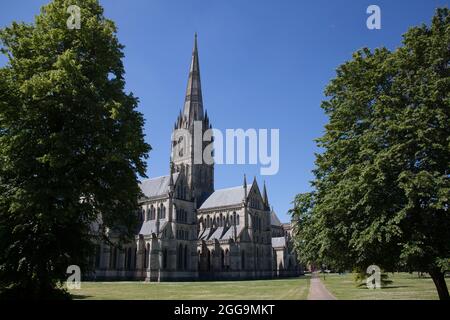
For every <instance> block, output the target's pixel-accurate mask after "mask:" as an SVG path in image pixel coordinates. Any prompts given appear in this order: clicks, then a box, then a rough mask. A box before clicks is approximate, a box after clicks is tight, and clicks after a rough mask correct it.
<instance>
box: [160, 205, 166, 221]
mask: <svg viewBox="0 0 450 320" xmlns="http://www.w3.org/2000/svg"><path fill="white" fill-rule="evenodd" d="M161 206H162V218H163V219H165V218H166V207H165V206H164V205H161Z"/></svg>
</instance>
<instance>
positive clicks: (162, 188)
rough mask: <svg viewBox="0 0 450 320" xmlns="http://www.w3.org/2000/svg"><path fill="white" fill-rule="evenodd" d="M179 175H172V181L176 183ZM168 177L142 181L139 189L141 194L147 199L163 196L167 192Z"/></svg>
mask: <svg viewBox="0 0 450 320" xmlns="http://www.w3.org/2000/svg"><path fill="white" fill-rule="evenodd" d="M178 175H179V173H178V172H176V173H174V174H173V181H174V183H176V181H177V178H178ZM169 183H170V175H167V176H162V177H158V178H151V179H146V180H143V181H142V182H141V183H140V184H139V187H140V188H141V191H142V193H143V194H144V196H145V197H147V198H155V197H160V196H164V195H166V194H167V193H168V192H169Z"/></svg>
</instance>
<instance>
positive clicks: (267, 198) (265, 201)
mask: <svg viewBox="0 0 450 320" xmlns="http://www.w3.org/2000/svg"><path fill="white" fill-rule="evenodd" d="M263 197H264V199H263V200H264V205H265V206H266V208H269V197H268V196H267V188H266V180H264V191H263Z"/></svg>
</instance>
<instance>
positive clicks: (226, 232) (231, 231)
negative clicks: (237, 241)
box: [198, 225, 243, 240]
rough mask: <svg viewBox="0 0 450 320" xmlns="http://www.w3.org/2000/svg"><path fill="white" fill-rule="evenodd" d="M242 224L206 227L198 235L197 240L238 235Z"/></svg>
mask: <svg viewBox="0 0 450 320" xmlns="http://www.w3.org/2000/svg"><path fill="white" fill-rule="evenodd" d="M242 229H243V226H241V225H239V226H236V228H235V227H234V226H230V227H226V228H224V227H218V228H217V229H211V228H206V229H204V230H203V231H202V232H201V233H200V234H199V236H198V239H199V240H213V239H217V240H229V239H234V238H236V237H238V236H239V234H240V233H241V231H242Z"/></svg>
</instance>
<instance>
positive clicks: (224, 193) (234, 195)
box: [200, 186, 245, 210]
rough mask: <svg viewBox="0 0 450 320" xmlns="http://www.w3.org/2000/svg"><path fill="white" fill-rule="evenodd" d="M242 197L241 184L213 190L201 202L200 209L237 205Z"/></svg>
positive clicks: (243, 195) (243, 197) (242, 189)
mask: <svg viewBox="0 0 450 320" xmlns="http://www.w3.org/2000/svg"><path fill="white" fill-rule="evenodd" d="M244 199H245V190H244V187H243V186H239V187H234V188H227V189H219V190H216V191H214V192H213V193H212V194H211V195H210V196H209V197H208V199H206V200H205V202H203V204H202V206H201V207H200V210H201V209H209V208H216V207H226V206H232V205H237V204H240V203H242V201H243V200H244Z"/></svg>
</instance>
